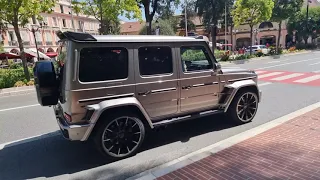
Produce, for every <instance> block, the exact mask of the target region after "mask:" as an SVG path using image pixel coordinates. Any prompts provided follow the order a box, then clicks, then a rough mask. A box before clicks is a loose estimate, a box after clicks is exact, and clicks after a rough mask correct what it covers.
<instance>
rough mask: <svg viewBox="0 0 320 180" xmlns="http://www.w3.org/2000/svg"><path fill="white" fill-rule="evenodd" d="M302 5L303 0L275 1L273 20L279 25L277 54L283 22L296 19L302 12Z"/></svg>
mask: <svg viewBox="0 0 320 180" xmlns="http://www.w3.org/2000/svg"><path fill="white" fill-rule="evenodd" d="M302 5H303V0H274V9H273V12H272V17H271V19H272V20H273V21H274V22H277V23H278V24H279V29H278V41H277V53H279V44H280V38H281V29H282V28H281V26H282V21H284V20H286V19H288V18H290V17H294V15H295V14H296V13H297V12H300V10H301V7H302Z"/></svg>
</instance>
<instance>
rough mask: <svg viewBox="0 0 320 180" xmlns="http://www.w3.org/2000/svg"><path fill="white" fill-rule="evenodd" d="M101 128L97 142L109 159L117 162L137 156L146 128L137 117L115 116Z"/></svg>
mask: <svg viewBox="0 0 320 180" xmlns="http://www.w3.org/2000/svg"><path fill="white" fill-rule="evenodd" d="M101 120H102V121H103V120H106V123H103V125H102V126H101V127H100V128H99V130H98V132H97V134H96V136H95V142H96V144H97V146H98V149H99V150H100V151H101V152H102V153H103V154H104V155H106V156H107V158H109V159H113V160H117V159H122V158H127V157H130V156H132V155H135V154H136V153H137V151H138V149H139V147H140V146H141V145H142V143H143V140H144V136H145V127H144V124H143V123H142V121H141V120H140V119H139V118H138V117H137V116H135V115H132V114H126V115H116V114H115V115H113V116H110V117H107V118H106V119H101Z"/></svg>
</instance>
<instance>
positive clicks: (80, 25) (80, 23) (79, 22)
mask: <svg viewBox="0 0 320 180" xmlns="http://www.w3.org/2000/svg"><path fill="white" fill-rule="evenodd" d="M82 24H83V22H82V21H78V25H79V29H80V30H82Z"/></svg>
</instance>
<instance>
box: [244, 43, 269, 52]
mask: <svg viewBox="0 0 320 180" xmlns="http://www.w3.org/2000/svg"><path fill="white" fill-rule="evenodd" d="M259 50H260V51H261V52H262V53H263V54H268V53H269V52H270V49H269V48H267V46H265V45H254V46H252V53H253V54H256V53H258V52H259ZM246 52H247V53H250V46H249V47H248V49H247V50H246Z"/></svg>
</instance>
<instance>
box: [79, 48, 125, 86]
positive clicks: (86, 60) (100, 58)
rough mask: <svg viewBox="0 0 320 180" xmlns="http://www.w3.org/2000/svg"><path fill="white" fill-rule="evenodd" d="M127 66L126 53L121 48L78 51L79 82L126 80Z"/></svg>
mask: <svg viewBox="0 0 320 180" xmlns="http://www.w3.org/2000/svg"><path fill="white" fill-rule="evenodd" d="M128 65H129V63H128V51H127V49H125V48H123V47H94V48H83V49H82V50H81V51H80V65H79V80H80V81H81V82H94V81H108V80H120V79H126V78H127V77H128V74H129V72H128V71H129V67H128ZM92 72H95V73H92Z"/></svg>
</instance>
